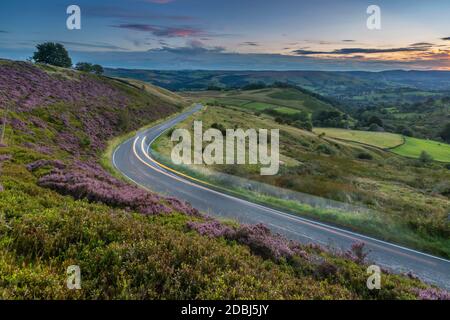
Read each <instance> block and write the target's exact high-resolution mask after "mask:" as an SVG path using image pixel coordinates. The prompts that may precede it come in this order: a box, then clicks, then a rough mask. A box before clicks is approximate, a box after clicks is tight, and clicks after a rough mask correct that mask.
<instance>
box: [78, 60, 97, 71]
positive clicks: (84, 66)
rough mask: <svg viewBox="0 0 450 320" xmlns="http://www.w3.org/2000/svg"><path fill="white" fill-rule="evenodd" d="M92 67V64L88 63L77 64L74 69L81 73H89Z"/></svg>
mask: <svg viewBox="0 0 450 320" xmlns="http://www.w3.org/2000/svg"><path fill="white" fill-rule="evenodd" d="M92 67H93V66H92V64H91V63H89V62H78V63H77V64H76V66H75V69H76V70H78V71H83V72H91V71H92Z"/></svg>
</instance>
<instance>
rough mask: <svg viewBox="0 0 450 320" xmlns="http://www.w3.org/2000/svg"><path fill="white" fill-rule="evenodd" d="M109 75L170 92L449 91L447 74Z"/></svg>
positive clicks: (449, 75)
mask: <svg viewBox="0 0 450 320" xmlns="http://www.w3.org/2000/svg"><path fill="white" fill-rule="evenodd" d="M105 71H106V74H107V75H110V76H117V77H125V78H134V79H138V80H142V81H147V82H150V83H153V84H156V85H158V86H161V87H164V88H167V89H170V90H202V89H206V88H207V87H208V86H211V85H214V86H219V87H223V88H237V87H242V86H245V85H248V84H251V83H255V82H264V83H266V84H272V83H274V82H277V81H280V82H287V83H291V84H294V85H299V86H302V87H304V88H307V89H310V90H313V91H315V92H317V93H321V94H325V95H333V96H339V95H345V94H351V95H356V94H360V93H363V92H372V91H374V90H383V89H389V88H393V87H396V88H400V87H403V88H411V89H416V90H450V72H447V71H401V70H393V71H383V72H363V71H361V72H359V71H348V72H334V71H205V70H198V71H192V70H189V71H161V70H132V69H106V70H105Z"/></svg>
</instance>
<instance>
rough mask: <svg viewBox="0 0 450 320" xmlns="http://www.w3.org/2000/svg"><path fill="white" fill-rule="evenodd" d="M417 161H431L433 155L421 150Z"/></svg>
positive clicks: (424, 162)
mask: <svg viewBox="0 0 450 320" xmlns="http://www.w3.org/2000/svg"><path fill="white" fill-rule="evenodd" d="M419 161H420V162H422V163H423V164H427V163H430V162H432V161H433V157H432V156H431V155H430V154H429V153H428V152H426V151H422V152H421V153H420V156H419Z"/></svg>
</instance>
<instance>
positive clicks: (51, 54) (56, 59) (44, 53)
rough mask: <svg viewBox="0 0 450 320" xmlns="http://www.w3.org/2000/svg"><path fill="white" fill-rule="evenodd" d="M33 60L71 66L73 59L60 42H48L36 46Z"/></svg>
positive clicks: (65, 66) (64, 66)
mask: <svg viewBox="0 0 450 320" xmlns="http://www.w3.org/2000/svg"><path fill="white" fill-rule="evenodd" d="M36 49H37V51H36V52H35V53H34V55H33V60H34V61H35V62H38V63H46V64H51V65H53V66H57V67H63V68H70V67H71V66H72V60H71V59H70V57H69V53H68V52H67V50H66V48H64V46H63V45H62V44H60V43H54V42H46V43H41V44H38V45H37V46H36Z"/></svg>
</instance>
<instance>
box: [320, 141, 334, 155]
mask: <svg viewBox="0 0 450 320" xmlns="http://www.w3.org/2000/svg"><path fill="white" fill-rule="evenodd" d="M316 151H317V152H319V153H325V154H328V155H333V154H335V153H336V152H335V151H334V149H333V148H331V147H330V146H328V145H327V144H324V143H321V144H319V145H318V146H317V147H316Z"/></svg>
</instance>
